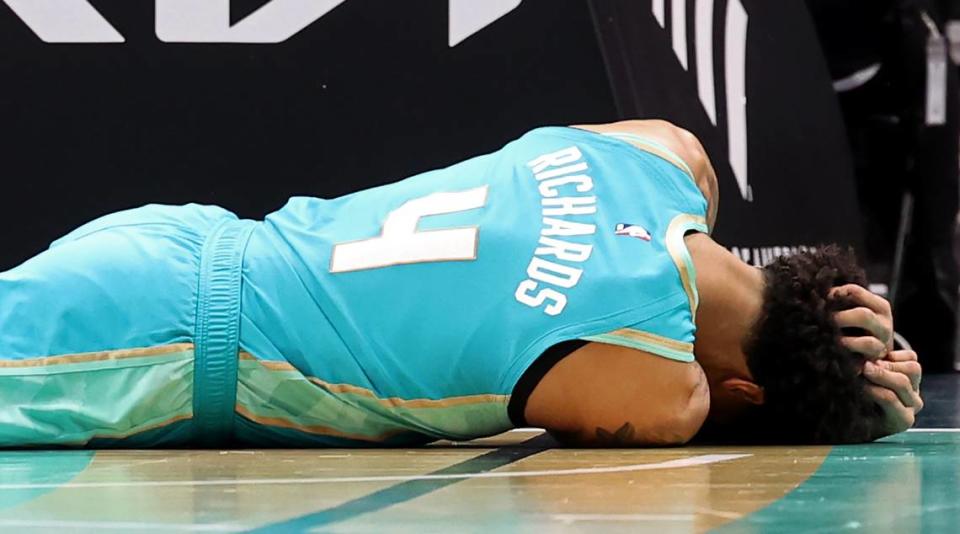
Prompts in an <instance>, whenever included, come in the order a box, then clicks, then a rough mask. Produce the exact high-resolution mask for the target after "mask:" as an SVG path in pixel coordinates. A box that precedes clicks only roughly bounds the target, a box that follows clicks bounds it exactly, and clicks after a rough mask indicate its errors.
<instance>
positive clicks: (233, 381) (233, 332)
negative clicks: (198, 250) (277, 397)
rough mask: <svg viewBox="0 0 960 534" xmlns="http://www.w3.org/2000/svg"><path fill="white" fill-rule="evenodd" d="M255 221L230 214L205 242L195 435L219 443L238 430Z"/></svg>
mask: <svg viewBox="0 0 960 534" xmlns="http://www.w3.org/2000/svg"><path fill="white" fill-rule="evenodd" d="M255 226H256V223H255V222H253V221H242V220H241V221H238V220H235V219H229V220H226V221H224V222H223V223H221V224H220V225H219V226H217V227H215V228H214V230H213V231H212V232H210V235H209V236H208V237H207V239H206V242H205V243H204V245H203V253H202V254H203V255H202V257H201V260H200V281H199V284H200V287H199V294H198V298H197V317H196V323H197V324H196V339H195V341H194V343H195V363H194V378H193V423H194V428H195V440H196V442H197V443H198V444H200V445H207V446H214V445H218V444H221V443H224V442H226V441H227V440H229V439H230V437H231V436H232V434H233V419H234V407H235V405H236V401H237V358H238V352H239V346H238V344H239V337H240V281H241V272H242V268H243V253H244V249H245V248H246V246H247V241H248V240H249V238H250V233H251V232H252V231H253V229H254V227H255Z"/></svg>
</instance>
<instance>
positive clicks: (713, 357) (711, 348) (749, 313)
mask: <svg viewBox="0 0 960 534" xmlns="http://www.w3.org/2000/svg"><path fill="white" fill-rule="evenodd" d="M686 244H687V249H688V250H689V251H690V255H691V257H692V258H693V263H694V266H695V267H696V270H697V288H698V292H699V294H700V306H699V308H698V309H697V318H696V324H697V333H696V342H695V343H694V352H695V354H696V358H697V362H699V363H700V365H701V366H702V367H703V369H704V371H705V372H706V373H707V377H708V378H709V379H710V381H711V382H713V381H720V380H725V379H726V378H730V377H735V378H748V377H749V376H750V373H749V370H748V369H747V364H746V356H745V355H744V353H743V345H744V341H745V339H746V338H747V336H748V335H750V331H751V328H752V327H753V324H754V323H755V322H756V320H757V318H758V317H759V315H760V312H761V309H762V306H763V284H764V282H763V274H762V272H761V271H760V270H759V269H757V268H755V267H751V266H749V265H747V264H746V263H744V262H742V261H740V259H739V258H737V257H736V256H734V255H733V254H731V253H730V252H729V251H728V250H727V249H725V248H724V247H722V246H720V245H718V244H717V243H716V242H714V241H713V240H712V239H710V237H709V236H706V235H704V234H691V235H689V236H687V237H686Z"/></svg>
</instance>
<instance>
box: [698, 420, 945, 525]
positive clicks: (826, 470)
mask: <svg viewBox="0 0 960 534" xmlns="http://www.w3.org/2000/svg"><path fill="white" fill-rule="evenodd" d="M850 531H857V532H869V533H871V534H872V533H875V532H881V533H885V532H890V533H907V532H909V533H921V534H947V533H949V534H954V533H956V532H960V429H916V430H913V431H910V432H906V433H903V434H898V435H896V436H891V437H889V438H885V439H882V440H880V441H878V442H877V443H872V444H866V445H843V446H837V447H834V448H833V450H831V452H830V454H829V455H828V456H827V458H826V459H825V460H824V462H823V464H822V465H821V466H820V468H819V469H818V470H817V471H816V472H815V473H814V474H813V475H812V476H811V477H810V478H809V479H807V481H806V482H804V483H803V484H801V485H800V486H799V487H798V488H796V489H795V490H793V491H792V492H790V493H789V494H788V495H787V496H785V497H784V498H782V499H780V500H778V501H775V502H773V503H772V504H770V505H769V506H767V507H765V508H763V509H761V510H759V511H757V512H755V513H753V514H751V515H749V516H747V517H745V518H742V519H740V520H738V521H735V522H733V523H730V524H728V525H725V526H723V527H720V528H718V529H715V530H714V531H713V532H714V533H716V534H735V533H754V532H757V533H759V532H777V533H785V534H791V533H794V532H796V533H800V532H803V533H826V532H850Z"/></svg>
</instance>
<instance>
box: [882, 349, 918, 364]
mask: <svg viewBox="0 0 960 534" xmlns="http://www.w3.org/2000/svg"><path fill="white" fill-rule="evenodd" d="M884 359H885V360H889V361H891V362H915V361H917V353H916V352H914V351H912V350H892V351H890V353H889V354H887V356H886V358H884Z"/></svg>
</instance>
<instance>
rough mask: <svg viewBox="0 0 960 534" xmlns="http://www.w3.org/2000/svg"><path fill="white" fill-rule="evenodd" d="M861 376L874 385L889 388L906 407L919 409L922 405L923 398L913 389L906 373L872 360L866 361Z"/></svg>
mask: <svg viewBox="0 0 960 534" xmlns="http://www.w3.org/2000/svg"><path fill="white" fill-rule="evenodd" d="M863 376H864V378H866V379H867V380H869V381H870V382H872V383H873V384H874V385H877V386H880V387H882V388H885V389H888V390H890V391H891V392H892V393H893V394H894V395H896V396H897V398H898V399H900V403H902V404H903V405H904V406H906V407H907V408H912V409H914V410H919V409H921V408H922V407H923V400H922V399H921V398H920V394H919V393H917V392H916V391H914V389H913V383H912V382H910V378H909V377H908V376H907V375H905V374H902V373H898V372H895V371H890V370H887V369H884V368H883V367H881V366H880V365H877V364H875V363H873V362H866V363H865V364H864V366H863Z"/></svg>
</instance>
